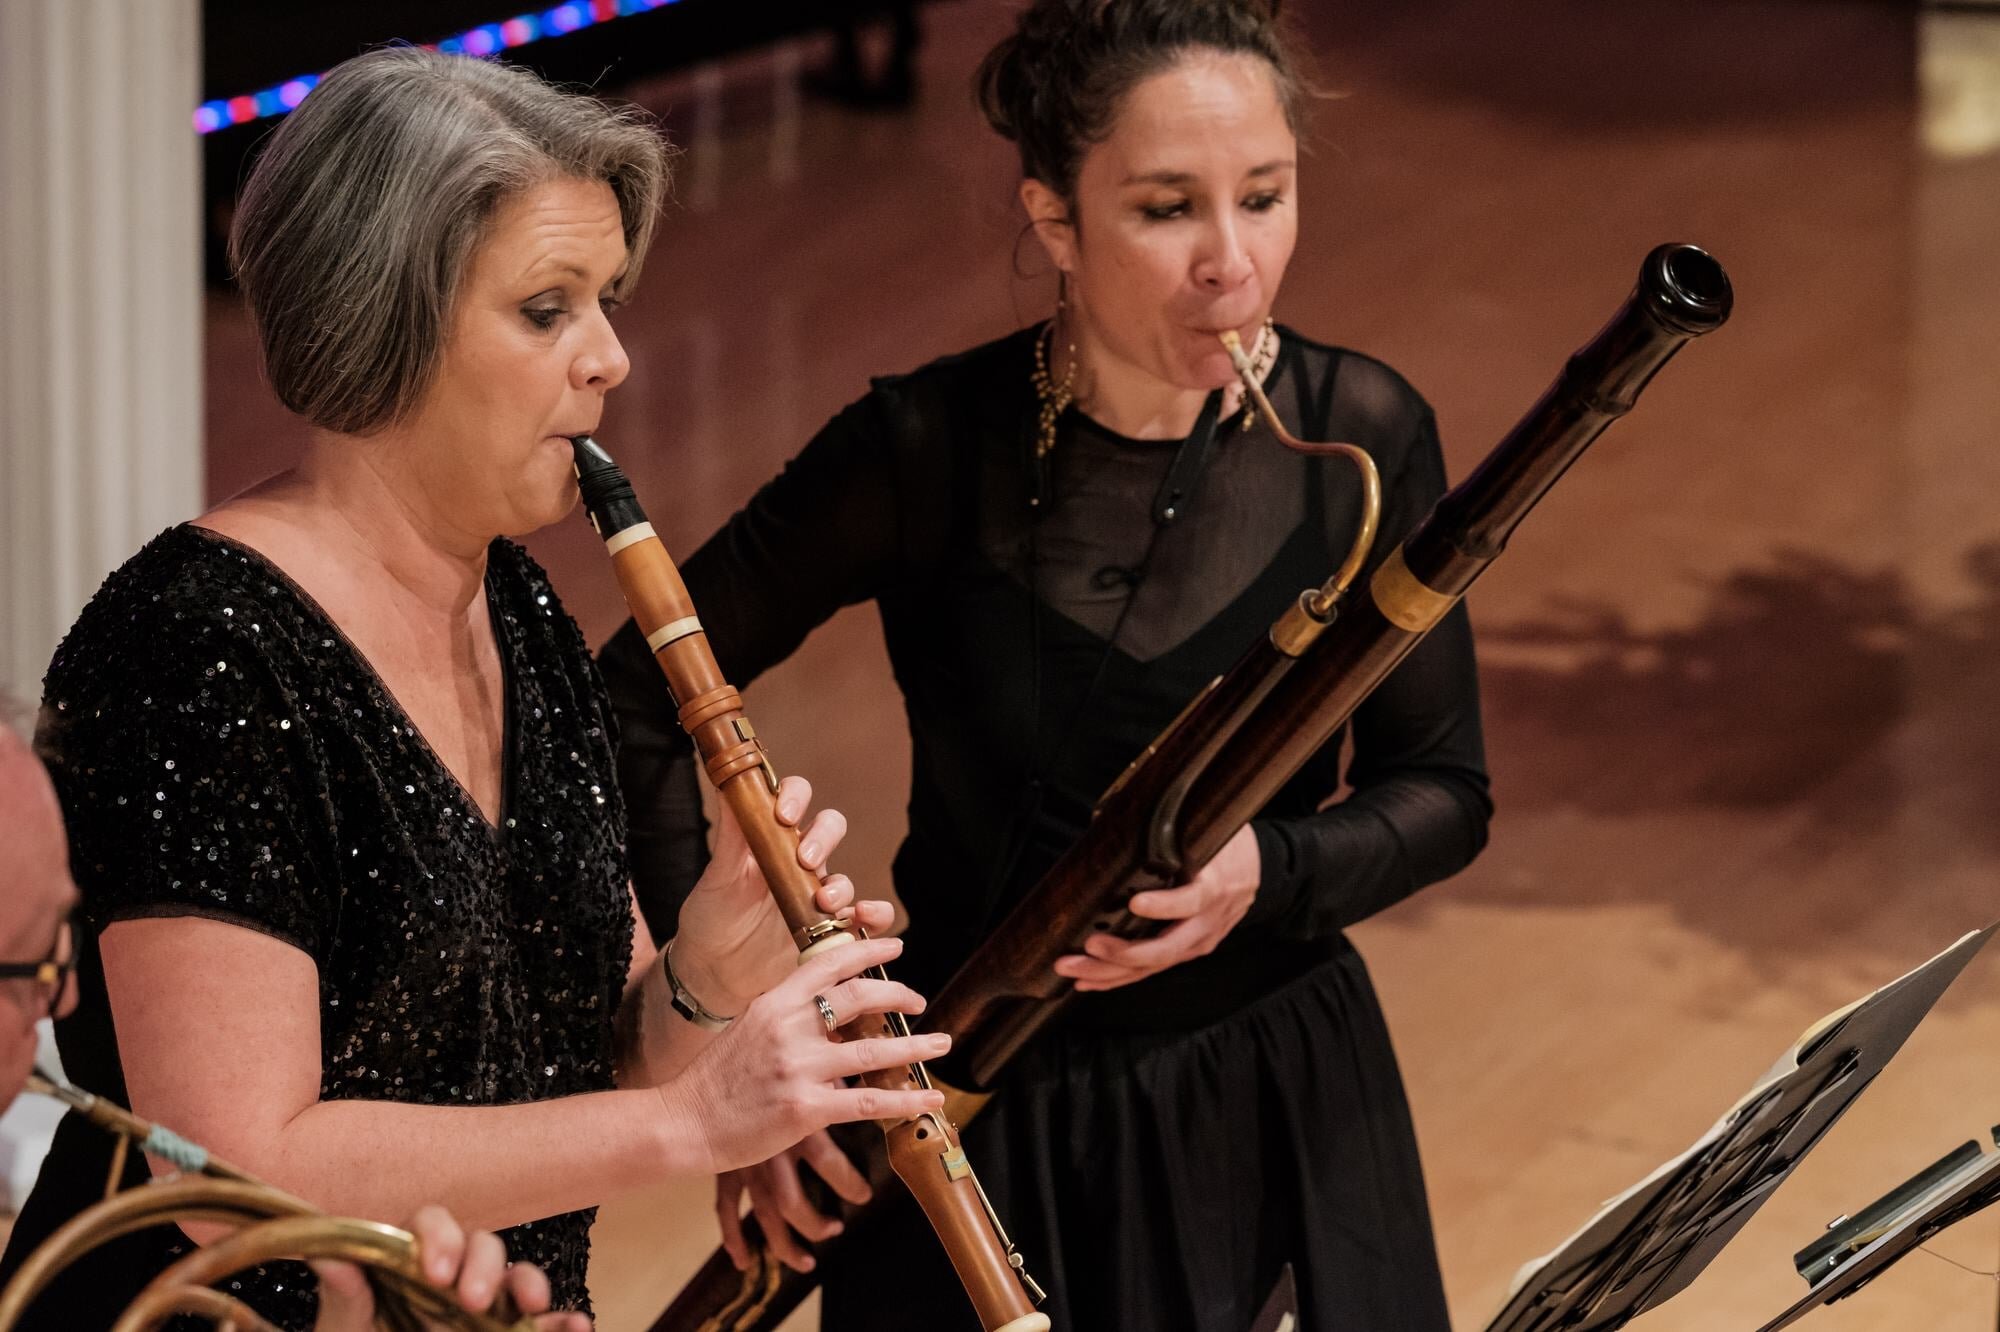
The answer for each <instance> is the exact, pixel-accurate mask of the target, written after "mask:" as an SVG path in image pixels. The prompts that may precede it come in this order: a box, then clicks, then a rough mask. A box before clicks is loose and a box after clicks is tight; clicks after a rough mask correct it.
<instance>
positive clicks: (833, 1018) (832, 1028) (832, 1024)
mask: <svg viewBox="0 0 2000 1332" xmlns="http://www.w3.org/2000/svg"><path fill="white" fill-rule="evenodd" d="M813 1007H815V1008H817V1009H818V1010H819V1020H820V1021H821V1022H823V1023H825V1024H826V1031H827V1034H828V1035H829V1036H831V1035H832V1034H833V1033H834V1032H836V1031H839V1030H840V1018H839V1017H838V1016H837V1015H835V1013H834V1011H833V1005H832V1004H830V1003H828V1002H827V998H826V996H825V995H823V994H816V995H814V996H813Z"/></svg>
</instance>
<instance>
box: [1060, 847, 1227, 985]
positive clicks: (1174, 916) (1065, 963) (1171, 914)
mask: <svg viewBox="0 0 2000 1332" xmlns="http://www.w3.org/2000/svg"><path fill="white" fill-rule="evenodd" d="M1263 876H1264V866H1263V860H1262V857H1261V856H1260V855H1259V854H1258V851H1257V834H1255V833H1253V832H1251V831H1250V828H1249V825H1247V824H1246V825H1244V826H1243V827H1242V828H1239V829H1237V831H1236V835H1235V836H1234V837H1232V838H1230V839H1229V841H1228V842H1226V843H1224V845H1223V848H1222V850H1220V851H1218V852H1216V854H1215V859H1213V860H1211V861H1209V862H1208V864H1207V865H1205V866H1203V867H1202V871H1201V873H1199V874H1197V875H1195V876H1194V878H1192V879H1190V880H1189V881H1188V882H1187V883H1185V884H1183V885H1182V886H1180V887H1179V888H1156V889H1152V890H1149V891H1147V892H1143V893H1135V894H1133V896H1132V901H1131V908H1132V914H1133V915H1135V916H1143V917H1145V918H1146V919H1148V920H1170V921H1173V922H1174V924H1173V925H1171V926H1169V927H1168V928H1167V930H1166V932H1165V933H1163V934H1159V935H1156V936H1155V937H1153V938H1151V939H1120V938H1118V937H1117V936H1116V935H1111V934H1094V935H1092V936H1091V937H1090V938H1089V939H1088V940H1087V941H1086V942H1085V943H1084V946H1083V947H1084V951H1083V953H1071V954H1069V955H1068V956H1066V957H1060V958H1057V959H1056V974H1057V975H1058V976H1067V977H1069V978H1070V979H1071V980H1074V981H1075V982H1076V988H1077V989H1079V990H1115V989H1117V988H1118V987H1119V986H1121V985H1130V984H1131V983H1132V982H1133V981H1138V980H1144V979H1146V977H1148V976H1151V975H1153V974H1154V973H1155V972H1160V971H1165V970H1166V969H1167V968H1168V967H1171V966H1176V965H1178V964H1180V963H1182V962H1185V961H1187V960H1188V959H1189V958H1195V957H1202V956H1205V955H1207V954H1208V953H1212V952H1214V951H1215V946H1216V945H1217V944H1219V943H1221V942H1222V940H1223V939H1224V938H1225V937H1226V936H1227V935H1228V933H1229V932H1230V931H1231V930H1233V929H1235V928H1236V922H1238V921H1240V920H1242V919H1243V915H1244V913H1245V912H1247V911H1249V910H1250V903H1251V902H1252V901H1254V900H1256V897H1257V885H1258V884H1259V883H1260V882H1262V880H1263Z"/></svg>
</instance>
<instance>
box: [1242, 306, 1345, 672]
mask: <svg viewBox="0 0 2000 1332" xmlns="http://www.w3.org/2000/svg"><path fill="white" fill-rule="evenodd" d="M1216 336H1217V337H1218V338H1219V339H1220V340H1221V342H1222V345H1223V348H1224V349H1225V350H1226V351H1228V353H1229V361H1230V364H1232V365H1234V366H1235V367H1236V377H1237V378H1238V379H1240V380H1242V381H1243V391H1244V392H1245V393H1247V394H1249V395H1250V400H1251V401H1252V402H1254V403H1255V404H1256V405H1257V410H1258V411H1260V412H1262V413H1264V419H1265V420H1266V421H1268V422H1269V423H1270V425H1271V433H1272V434H1274V435H1276V436H1277V437H1278V442H1279V443H1280V444H1283V445H1284V446H1285V447H1286V448H1288V449H1292V450H1294V451H1296V452H1299V453H1308V454H1312V455H1313V456H1315V457H1328V456H1331V455H1333V454H1338V455H1340V456H1341V457H1343V458H1345V459H1347V460H1348V461H1349V462H1351V463H1353V464H1354V466H1355V469H1356V470H1357V471H1359V472H1360V473H1361V525H1360V527H1359V528H1358V529H1357V530H1356V531H1355V533H1354V544H1353V545H1351V546H1349V547H1348V550H1347V558H1346V559H1345V560H1343V561H1341V564H1340V568H1338V569H1336V570H1335V571H1334V574H1333V577H1331V578H1329V579H1327V580H1326V582H1325V583H1324V584H1322V585H1321V586H1320V587H1319V588H1318V589H1317V590H1315V591H1311V592H1308V593H1307V594H1306V595H1307V597H1308V598H1309V600H1308V601H1307V602H1306V603H1305V608H1306V610H1307V611H1309V612H1310V613H1311V614H1312V616H1313V617H1314V618H1315V619H1317V620H1320V621H1322V622H1324V621H1326V620H1330V619H1332V618H1333V612H1334V608H1335V607H1336V606H1337V605H1338V604H1339V602H1340V598H1341V596H1342V595H1343V594H1345V593H1346V591H1347V589H1348V587H1349V586H1350V585H1351V584H1352V583H1353V582H1354V578H1355V575H1357V574H1359V573H1360V572H1361V566H1362V564H1364V563H1365V562H1366V561H1367V559H1368V552H1369V551H1370V550H1372V549H1374V546H1375V529H1376V527H1377V526H1378V525H1379V524H1380V523H1381V521H1382V473H1381V471H1380V469H1378V468H1377V467H1376V466H1375V460H1374V459H1373V458H1371V457H1369V456H1368V450H1366V449H1364V448H1361V447H1360V446H1358V445H1354V444H1337V443H1328V444H1314V443H1310V442H1308V441H1306V440H1303V439H1300V438H1299V437H1298V436H1297V435H1294V434H1293V433H1292V432H1291V431H1289V430H1287V429H1286V428H1285V423H1284V422H1283V421H1281V420H1279V419H1278V413H1277V410H1276V409H1275V408H1273V407H1272V406H1271V400H1270V399H1269V398H1267V397H1265V396H1264V385H1263V384H1262V383H1260V382H1259V381H1258V379H1257V367H1255V366H1254V365H1252V364H1251V363H1250V357H1249V354H1248V353H1246V352H1245V351H1244V350H1243V339H1242V338H1241V337H1239V336H1237V333H1236V330H1235V329H1233V328H1232V329H1225V330H1224V331H1223V332H1221V333H1219V334H1217V335H1216ZM1273 336H1275V334H1274V335H1273ZM1300 650H1301V651H1302V650H1303V646H1301V649H1300ZM1287 655H1288V656H1297V655H1298V652H1289V653H1287Z"/></svg>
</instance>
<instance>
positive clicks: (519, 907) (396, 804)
mask: <svg viewBox="0 0 2000 1332" xmlns="http://www.w3.org/2000/svg"><path fill="white" fill-rule="evenodd" d="M486 592H487V600H488V605H489V607H490V609H491V612H492V622H493V624H494V626H495V632H496V634H497V635H498V637H499V647H500V658H501V661H502V662H503V664H504V667H505V672H506V708H507V724H506V754H505V769H504V770H505V786H504V791H505V798H504V804H503V809H502V813H501V821H500V826H498V827H497V828H496V827H494V826H493V825H491V824H489V823H487V822H486V820H485V817H484V816H483V815H482V814H481V813H480V811H479V808H478V806H477V805H476V804H474V803H473V801H472V799H471V797H470V796H469V795H468V794H467V793H466V792H465V790H464V789H463V788H462V787H461V786H460V785H459V783H458V782H457V780H456V779H455V778H454V777H453V776H452V774H451V772H450V770H449V769H447V768H446V767H445V766H444V764H443V763H442V762H441V761H440V760H439V759H438V757H437V756H436V755H435V754H434V753H433V752H432V750H431V749H430V747H429V746H428V745H427V744H426V743H425V741H424V739H423V737H422V735H421V734H419V733H418V732H417V730H416V729H415V727H414V726H413V725H412V724H411V722H410V720H409V718H408V717H407V716H406V715H405V714H404V712H403V711H402V709H401V707H400V706H398V704H397V703H396V701H395V699H394V698H393V697H392V696H391V695H390V693H389V692H388V690H387V689H386V688H385V687H384V686H383V684H382V682H381V680H380V679H379V678H378V677H377V676H376V675H375V673H374V671H373V670H372V668H370V666H369V665H368V663H367V662H366V660H365V659H364V658H362V657H361V656H360V654H359V653H358V652H357V651H356V650H355V649H354V648H353V647H352V646H351V645H350V644H349V642H348V641H347V639H346V638H345V637H344V636H343V635H342V633H341V632H340V630H339V629H338V628H336V627H335V626H334V624H333V623H332V622H331V621H330V620H329V619H328V618H327V616H326V615H325V613H324V612H323V611H321V610H320V609H319V607H318V606H317V605H316V604H315V603H314V602H313V601H312V600H311V598H310V597H308V596H307V595H306V594H305V593H304V592H303V591H301V590H300V589H299V588H298V587H296V586H295V585H294V584H293V583H292V582H291V581H290V580H289V579H287V578H286V577H285V576H284V575H283V574H282V573H281V572H279V571H278V570H277V569H276V568H275V567H274V566H272V565H271V564H270V563H268V562H267V561H265V560H264V559H263V558H262V557H261V556H259V555H257V554H256V553H254V552H252V551H250V550H248V549H247V548H245V547H242V546H239V545H236V544H234V543H231V542H229V541H227V540H225V539H223V538H221V537H218V536H216V535H215V534H213V533H208V532H204V531H201V530H199V529H196V528H192V527H180V528H174V529H172V530H170V531H168V532H166V533H164V534H163V535H161V536H159V537H158V538H156V539H154V540H153V541H152V542H151V543H149V544H148V545H147V546H146V547H145V549H143V550H142V551H140V552H139V553H138V554H137V555H136V556H134V557H133V558H132V559H131V560H130V561H129V562H128V563H127V564H126V565H125V566H124V567H123V568H122V569H120V570H119V571H118V572H116V573H114V574H113V575H112V576H111V577H110V579H109V580H107V581H106V583H105V585H104V586H103V588H102V589H100V590H99V592H98V594H97V596H96V597H95V598H94V599H93V600H92V601H91V603H90V605H89V606H88V607H87V608H86V609H85V611H84V613H83V615H82V617H81V618H80V619H79V620H78V621H77V624H76V627H75V628H74V629H72V630H71V631H70V634H69V636H68V637H67V638H66V639H64V641H63V644H62V646H61V648H59V649H58V650H57V653H56V656H55V660H54V662H53V664H52V665H51V666H50V668H49V674H48V679H47V683H46V697H45V703H46V709H47V710H46V711H45V713H44V717H45V719H46V720H45V722H44V730H43V734H42V736H41V740H42V743H43V746H44V748H45V749H46V750H47V751H48V754H49V759H50V764H49V767H50V773H51V775H52V777H53V778H54V781H55V787H56V791H57V794H58V795H59V796H60V798H61V800H62V806H63V813H64V816H65V817H66V819H67V820H68V824H69V833H70V848H71V850H70V857H71V861H72V866H73V869H74V872H75V876H76V880H77V883H78V885H79V887H80V888H81V889H82V892H83V901H84V907H85V911H86V913H87V920H88V923H89V926H90V928H89V929H87V930H86V931H84V934H85V940H84V941H83V942H84V947H83V949H82V953H81V959H80V966H79V980H80V985H81V1002H80V1003H79V1004H78V1006H77V1009H76V1012H75V1014H74V1015H73V1016H71V1017H70V1018H68V1019H66V1020H65V1021H63V1022H61V1023H59V1024H58V1025H57V1039H58V1041H59V1043H60V1046H61V1049H62V1056H63V1062H64V1065H65V1068H66V1069H67V1071H68V1073H69V1076H70V1077H71V1079H72V1080H74V1081H75V1082H76V1083H78V1084H79V1085H81V1086H83V1087H86V1088H88V1089H90V1090H92V1091H96V1092H98V1093H100V1094H103V1095H105V1096H109V1097H112V1098H113V1099H116V1100H119V1101H121V1102H122V1101H124V1100H125V1099H126V1093H125V1082H124V1077H123V1074H122V1071H121V1068H120V1064H119V1059H118V1052H117V1048H116V1044H115V1040H114V1037H113V1032H112V1025H111V1019H110V1008H109V1005H108V1004H107V1002H106V999H105V994H104V976H103V969H102V965H101V962H100V960H99V955H98V951H97V947H96V934H97V932H98V931H99V930H101V929H103V927H104V926H105V925H107V924H109V923H110V922H112V921H117V920H122V919H126V918H130V917H135V916H176V915H201V916H212V917H216V918H219V919H223V920H228V921H232V922H235V923H237V924H241V925H244V926H247V927H249V928H251V929H254V930H258V931H260V932H262V933H264V934H268V935H270V936H271V937H273V938H276V939H280V940H283V941H284V942H285V943H288V944H290V945H292V946H293V947H295V948H298V949H300V950H301V951H303V952H305V953H306V954H307V955H309V956H310V957H311V958H312V960H313V962H314V963H315V964H316V965H317V967H318V968H319V984H320V1051H319V1057H320V1063H321V1070H322V1072H321V1082H320V1095H321V1097H322V1098H323V1099H327V1100H382V1101H400V1102H405V1103H410V1104H420V1105H502V1104H507V1103H510V1102H521V1101H530V1100H539V1099H544V1098H548V1097H554V1096H563V1095H568V1094H571V1093H576V1092H587V1091H597V1090H601V1089H604V1088H608V1087H610V1086H611V1085H612V1078H613V1052H614V1044H613V1034H612V1017H613V1011H614V1009H615V1008H616V1006H617V1004H618V1000H619V996H620V994H621V992H622V990H623V987H624V982H625V974H626V967H627V965H628V963H629V960H630V954H631V937H632V936H631V906H630V899H629V898H628V896H627V891H626V868H625V856H624V849H623V835H624V818H623V810H622V806H621V804H620V801H619V798H618V794H617V789H616V785H615V779H614V770H613V760H612V746H613V742H614V738H615V733H614V730H613V722H612V721H611V718H610V717H609V715H608V712H607V708H606V705H605V702H604V699H603V697H602V686H601V684H600V683H599V681H598V679H597V675H596V672H595V670H594V669H593V667H592V665H591V662H590V658H589V654H588V652H587V650H586V649H585V646H584V644H583V641H582V638H581V636H580V634H579V633H578V631H577V628H576V626H575V624H574V622H572V621H571V620H570V618H569V616H568V615H567V614H565V613H564V611H563V608H562V606H561V604H560V603H559V602H558V601H557V600H556V597H555V594H554V592H552V591H551V590H550V588H549V584H548V581H547V579H546V577H545V576H544V575H543V573H542V571H541V569H540V568H538V567H537V566H536V565H535V563H534V561H533V560H531V559H530V558H529V557H528V555H527V554H526V553H525V552H524V551H522V550H521V549H520V548H519V547H517V546H514V545H512V544H510V543H508V542H505V541H496V542H495V543H494V544H493V546H492V548H491V550H490V552H489V556H488V564H487V575H486ZM110 1149H111V1143H110V1140H109V1139H108V1138H107V1137H106V1136H105V1135H104V1134H102V1133H101V1132H99V1131H98V1130H95V1129H92V1128H90V1127H89V1126H88V1125H85V1124H82V1123H80V1122H78V1121H77V1119H76V1117H75V1116H68V1117H66V1118H65V1119H64V1121H63V1124H62V1126H61V1128H60V1129H59V1130H58V1131H57V1135H56V1142H55V1148H54V1151H53V1152H52V1154H51V1155H50V1157H49V1160H48V1163H47V1165H46V1166H44V1168H43V1170H42V1174H41V1178H40V1180H39V1182H38V1183H37V1184H36V1187H35V1191H34V1193H33V1195H32V1196H31V1197H30V1199H29V1200H28V1204H27V1206H26V1208H25V1209H24V1211H23V1214H22V1217H21V1220H20V1222H19V1224H17V1225H16V1227H15V1229H14V1233H13V1236H12V1238H11V1240H10V1242H9V1246H8V1250H7V1264H8V1267H9V1268H10V1269H11V1267H12V1265H13V1264H14V1263H15V1262H17V1261H18V1260H19V1257H20V1255H21V1254H22V1253H23V1252H24V1251H25V1247H26V1246H30V1245H32V1244H34V1243H36V1242H38V1241H39V1240H40V1239H42V1238H43V1237H44V1236H45V1235H46V1234H47V1233H48V1232H49V1231H50V1230H52V1229H53V1228H54V1227H55V1226H56V1225H58V1224H60V1223H61V1222H62V1221H64V1220H65V1219H67V1218H68V1217H69V1216H70V1215H71V1214H72V1213H73V1212H75V1211H76V1210H77V1209H78V1208H80V1207H81V1206H83V1205H85V1204H86V1203H88V1202H91V1201H94V1200H95V1198H96V1197H97V1196H98V1195H99V1194H101V1192H102V1190H103V1186H104V1178H105V1173H106V1170H107V1169H108V1166H109V1160H110ZM145 1173H146V1170H145V1167H144V1165H143V1164H141V1163H140V1161H139V1158H138V1155H137V1154H136V1153H134V1155H133V1158H132V1161H131V1162H130V1164H129V1165H128V1168H127V1170H126V1177H127V1180H128V1182H133V1183H136V1182H138V1181H140V1180H142V1179H143V1178H144V1176H145ZM378 1219H380V1220H387V1221H391V1222H399V1221H401V1220H403V1218H401V1217H383V1218H378ZM590 1222H591V1214H590V1213H588V1212H575V1213H569V1214H566V1215H562V1216H557V1217H552V1218H549V1219H547V1220H544V1221H540V1222H536V1223H533V1224H531V1225H525V1226H519V1227H516V1228H514V1229H512V1230H510V1231H507V1232H505V1233H504V1234H503V1238H504V1239H505V1240H506V1242H507V1246H508V1252H509V1254H510V1255H511V1256H512V1257H515V1258H524V1259H529V1260H532V1261H534V1262H537V1263H540V1264H541V1265H543V1266H544V1267H545V1268H547V1269H548V1273H549V1277H550V1280H551V1282H552V1283H553V1285H554V1290H555V1298H556V1306H557V1307H558V1308H561V1307H583V1305H584V1304H585V1302H586V1292H585V1288H584V1268H585V1263H586V1259H587V1257H588V1253H589V1229H590ZM184 1251H185V1240H184V1239H182V1237H181V1236H180V1235H179V1232H178V1231H176V1230H171V1229H166V1228H162V1229H157V1230H153V1231H148V1232H144V1233H142V1234H140V1235H136V1236H133V1237H131V1238H130V1239H128V1240H125V1241H123V1243H122V1244H121V1245H120V1246H115V1247H114V1250H113V1251H109V1252H107V1253H106V1254H105V1256H104V1257H103V1258H102V1259H100V1260H98V1261H95V1262H90V1263H85V1264H80V1265H79V1266H78V1267H77V1268H73V1269H71V1271H72V1276H71V1279H70V1280H69V1281H68V1282H67V1283H65V1284H64V1285H63V1286H62V1287H60V1288H59V1289H58V1290H56V1291H54V1292H52V1293H51V1295H50V1296H49V1297H47V1298H45V1299H44V1300H43V1301H42V1302H41V1303H40V1304H39V1305H38V1306H37V1308H38V1311H39V1315H40V1317H41V1318H43V1319H46V1320H47V1321H46V1322H44V1323H42V1324H40V1325H44V1326H49V1327H63V1328H79V1327H103V1326H108V1325H109V1324H110V1322H111V1321H112V1317H113V1316H114V1315H115V1312H116V1311H118V1310H121V1309H122V1308H123V1307H124V1305H125V1304H126V1303H127V1302H129V1300H130V1299H131V1297H132V1295H133V1294H134V1293H135V1292H136V1291H137V1290H138V1288H139V1287H140V1286H141V1285H142V1284H143V1283H144V1282H145V1281H146V1280H147V1279H149V1278H150V1277H151V1276H152V1275H153V1274H154V1273H156V1272H157V1271H159V1270H160V1268H161V1267H163V1266H164V1265H165V1264H166V1263H167V1262H168V1261H169V1260H170V1258H171V1257H173V1256H174V1255H175V1254H176V1253H178V1252H184ZM234 1284H236V1285H237V1286H238V1287H239V1289H238V1293H240V1294H245V1295H247V1296H250V1297H251V1298H252V1302H253V1303H254V1304H255V1305H256V1306H257V1307H259V1308H260V1309H261V1310H262V1311H263V1312H264V1313H265V1315H266V1316H267V1317H269V1318H271V1319H272V1320H273V1321H275V1322H277V1323H279V1324H280V1325H282V1326H285V1327H288V1328H307V1327H310V1326H311V1323H312V1316H313V1303H314V1301H313V1296H312V1293H311V1291H312V1285H313V1283H312V1281H311V1279H310V1274H309V1273H307V1272H306V1271H305V1269H304V1268H303V1267H298V1266H294V1265H291V1264H279V1265H274V1266H272V1267H271V1268H268V1269H258V1270H257V1271H255V1272H253V1273H250V1274H246V1275H245V1276H244V1277H242V1278H241V1279H240V1281H239V1282H238V1283H234Z"/></svg>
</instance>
